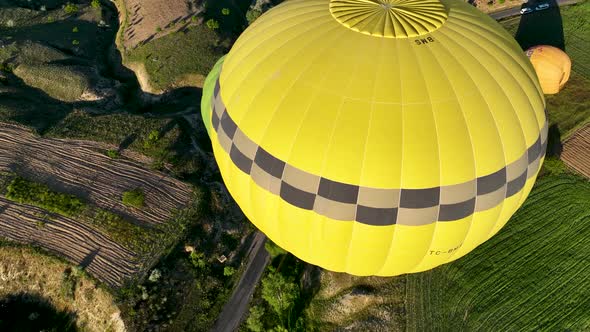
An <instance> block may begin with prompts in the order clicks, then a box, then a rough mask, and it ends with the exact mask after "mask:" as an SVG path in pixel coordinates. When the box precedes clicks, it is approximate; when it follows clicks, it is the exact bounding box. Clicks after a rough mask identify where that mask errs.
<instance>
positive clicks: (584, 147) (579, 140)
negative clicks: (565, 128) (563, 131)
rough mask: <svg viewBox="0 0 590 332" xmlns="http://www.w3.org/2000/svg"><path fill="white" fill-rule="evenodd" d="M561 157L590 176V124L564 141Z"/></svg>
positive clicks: (572, 166)
mask: <svg viewBox="0 0 590 332" xmlns="http://www.w3.org/2000/svg"><path fill="white" fill-rule="evenodd" d="M561 159H562V160H563V162H564V163H565V164H566V165H568V166H569V167H571V168H573V169H575V170H576V171H578V172H579V173H581V174H583V175H584V176H586V177H587V178H590V125H586V126H585V127H584V128H581V129H580V130H578V131H576V132H575V133H574V134H573V135H572V137H570V138H569V139H568V140H566V141H565V142H564V143H563V151H562V153H561Z"/></svg>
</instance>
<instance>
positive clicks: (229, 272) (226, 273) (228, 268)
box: [223, 266, 236, 277]
mask: <svg viewBox="0 0 590 332" xmlns="http://www.w3.org/2000/svg"><path fill="white" fill-rule="evenodd" d="M235 273H236V269H235V268H233V267H231V266H226V267H224V268H223V275H224V276H226V277H231V276H233V275H234V274H235Z"/></svg>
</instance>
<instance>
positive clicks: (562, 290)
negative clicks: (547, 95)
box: [402, 174, 590, 331]
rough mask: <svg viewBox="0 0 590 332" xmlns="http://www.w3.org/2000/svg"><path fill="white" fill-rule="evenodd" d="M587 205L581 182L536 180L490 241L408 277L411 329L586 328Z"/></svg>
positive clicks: (586, 186) (589, 270) (587, 188)
mask: <svg viewBox="0 0 590 332" xmlns="http://www.w3.org/2000/svg"><path fill="white" fill-rule="evenodd" d="M589 201H590V183H589V182H588V181H587V180H585V179H581V178H577V177H575V176H571V175H570V176H568V175H564V174H562V175H560V176H559V177H556V176H546V177H543V178H541V179H539V180H538V182H537V184H536V186H535V189H534V190H533V192H532V194H531V195H530V197H529V198H528V199H527V201H526V202H525V204H524V206H523V207H522V208H521V209H520V210H519V211H518V212H517V213H516V215H515V216H514V217H513V218H512V220H511V221H510V222H509V223H508V224H507V225H506V227H504V229H502V230H501V231H500V232H499V233H498V234H497V235H496V236H494V237H493V238H492V239H491V240H489V241H488V242H486V243H484V244H483V245H481V246H480V247H479V248H477V249H476V250H475V251H473V252H472V253H470V254H469V255H467V256H465V257H464V258H462V259H460V260H458V261H456V262H453V263H450V264H447V265H444V266H442V267H440V268H437V269H434V270H432V271H429V272H425V273H420V274H412V275H408V276H407V280H408V287H407V291H408V297H407V299H408V304H407V307H406V310H407V313H408V330H409V331H423V330H425V329H428V330H449V331H451V330H452V331H459V330H463V331H503V330H507V329H509V330H543V331H565V330H569V331H583V330H587V329H589V328H590V316H588V299H589V298H590V278H588V277H587V276H588V275H590V265H588V264H587V254H586V253H588V252H589V251H590V210H588V202H589ZM402 278H403V277H402ZM434 308H436V310H434Z"/></svg>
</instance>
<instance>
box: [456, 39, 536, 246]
mask: <svg viewBox="0 0 590 332" xmlns="http://www.w3.org/2000/svg"><path fill="white" fill-rule="evenodd" d="M474 47H479V46H478V45H474ZM480 48H481V47H480ZM481 49H482V50H483V48H481ZM465 51H466V53H467V54H469V55H470V56H471V57H473V58H474V59H475V60H476V61H478V62H480V64H481V66H482V68H484V69H485V70H486V71H488V73H489V75H490V77H492V78H493V77H494V75H493V74H492V73H491V72H490V71H489V70H488V68H487V67H485V66H484V64H483V63H481V61H480V59H479V58H478V57H476V56H475V55H474V54H473V53H471V52H470V51H469V50H467V49H465ZM483 51H484V52H485V50H483ZM492 58H493V57H492ZM493 59H495V58H493ZM495 60H497V59H495ZM498 64H499V66H498V67H499V68H502V70H504V71H506V72H507V73H508V74H511V73H510V71H508V70H507V69H506V68H505V67H503V66H502V64H501V63H500V62H498ZM509 76H512V75H509ZM494 83H495V84H496V85H497V86H498V88H499V91H502V94H503V95H504V96H505V97H506V99H507V100H508V102H509V103H510V105H511V106H512V109H513V110H515V112H514V113H515V114H516V117H517V119H518V121H519V123H518V124H519V126H520V130H521V134H522V141H523V145H524V150H525V151H526V150H527V147H528V144H527V141H526V140H527V139H526V134H525V132H524V129H523V127H522V122H521V121H520V120H521V119H520V117H519V115H518V112H516V110H517V108H516V107H515V106H514V104H513V102H512V99H511V98H510V97H509V96H508V94H507V93H506V90H505V89H504V87H503V86H501V85H500V84H499V83H498V82H497V81H495V80H494ZM519 86H520V85H519ZM488 112H489V113H490V114H491V115H492V118H494V123H495V125H496V128H498V126H499V124H498V121H497V120H496V119H495V117H494V113H493V112H492V110H491V108H490V107H489V104H488ZM536 122H537V121H536V117H535V123H536ZM498 135H499V136H500V141H501V142H502V143H501V144H502V149H503V150H504V151H506V149H505V147H504V141H503V140H502V139H501V135H500V133H499V130H498ZM527 156H528V154H527ZM527 160H528V158H527ZM529 162H530V161H529ZM504 164H505V165H508V162H507V160H506V154H505V152H504ZM523 188H524V187H523ZM521 191H522V188H521V189H520V190H519V192H521ZM519 192H517V193H516V194H518V193H519ZM508 197H509V196H508V185H506V187H505V199H504V200H503V201H502V202H501V208H500V213H499V215H498V218H495V219H494V222H493V226H492V228H491V229H490V231H489V232H488V235H487V236H486V237H485V238H484V240H483V241H482V242H480V244H481V243H483V242H485V241H487V240H488V239H489V238H490V237H491V236H492V235H493V233H494V230H495V228H496V227H497V225H498V223H500V222H504V221H500V219H502V218H503V217H502V216H503V214H504V210H505V208H506V204H505V202H506V199H508ZM517 209H518V207H516V210H517ZM516 210H515V211H516ZM513 212H514V211H513Z"/></svg>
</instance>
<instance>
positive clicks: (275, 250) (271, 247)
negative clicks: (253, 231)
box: [264, 239, 287, 258]
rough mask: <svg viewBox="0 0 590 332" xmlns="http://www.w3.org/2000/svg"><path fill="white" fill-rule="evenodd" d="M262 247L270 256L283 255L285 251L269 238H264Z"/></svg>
mask: <svg viewBox="0 0 590 332" xmlns="http://www.w3.org/2000/svg"><path fill="white" fill-rule="evenodd" d="M264 249H266V251H267V252H268V254H269V255H270V257H271V258H275V257H277V256H279V255H284V254H286V253H287V251H286V250H285V249H283V248H281V247H279V246H278V245H277V244H276V243H274V242H272V241H271V240H270V239H269V240H266V243H265V244H264Z"/></svg>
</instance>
